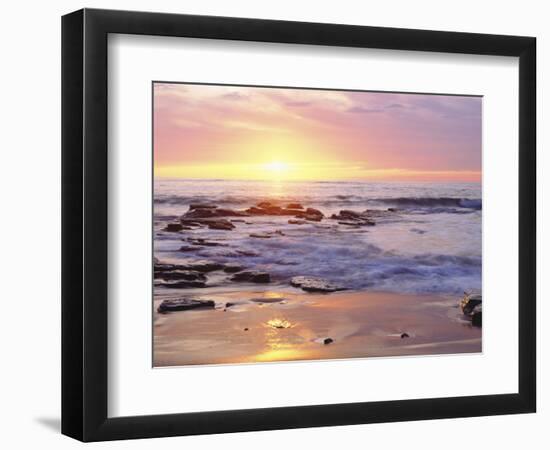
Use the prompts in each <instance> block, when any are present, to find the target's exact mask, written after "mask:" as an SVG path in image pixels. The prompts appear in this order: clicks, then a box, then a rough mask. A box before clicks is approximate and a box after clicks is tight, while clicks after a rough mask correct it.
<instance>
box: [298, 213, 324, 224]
mask: <svg viewBox="0 0 550 450" xmlns="http://www.w3.org/2000/svg"><path fill="white" fill-rule="evenodd" d="M296 217H297V218H299V219H305V220H309V221H311V222H320V221H321V220H323V216H318V215H316V214H306V213H304V214H297V215H296Z"/></svg>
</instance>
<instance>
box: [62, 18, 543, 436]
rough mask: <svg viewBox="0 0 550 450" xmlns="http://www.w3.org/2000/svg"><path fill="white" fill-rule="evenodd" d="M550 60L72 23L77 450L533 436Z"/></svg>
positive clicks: (424, 36) (407, 39)
mask: <svg viewBox="0 0 550 450" xmlns="http://www.w3.org/2000/svg"><path fill="white" fill-rule="evenodd" d="M535 61H536V41H535V38H533V37H518V36H496V35H487V34H470V33H458V32H439V31H424V30H406V29H392V28H376V27H362V26H350V25H335V24H320V23H299V22H285V21H269V20H257V19H242V18H227V17H206V16H188V15H171V14H157V13H143V12H127V11H124V12H122V11H106V10H89V9H84V10H80V11H77V12H74V13H72V14H69V15H66V16H64V17H63V21H62V95H63V98H62V107H63V117H62V120H63V130H62V146H63V148H62V153H63V156H62V163H63V168H62V169H63V170H62V173H63V199H62V201H63V218H62V223H63V231H62V234H63V249H62V254H63V273H62V278H63V280H62V281H63V299H62V301H63V305H62V326H63V330H62V375H63V380H62V432H63V433H64V434H66V435H68V436H71V437H74V438H76V439H79V440H82V441H101V440H113V439H130V438H146V437H161V436H177V435H190V434H211V433H226V432H237V431H253V430H273V429H282V428H300V427H318V426H330V425H346V424H360V423H374V422H394V421H404V420H424V419H437V418H452V417H465V416H481V415H495V414H514V413H528V412H535V405H536V360H535V355H536V346H535V344H536V343H535V335H536V320H535V318H536V312H535V305H536V271H535V262H536V257H535V239H536V220H535V219H536V189H535V185H536V179H535V176H536V158H535V144H536V142H535V137H536V105H535V89H536V76H535V73H536V71H535V64H536V62H535ZM483 312H484V313H485V314H483V317H482V313H483Z"/></svg>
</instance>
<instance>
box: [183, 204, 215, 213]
mask: <svg viewBox="0 0 550 450" xmlns="http://www.w3.org/2000/svg"><path fill="white" fill-rule="evenodd" d="M216 208H217V206H216V205H209V204H206V203H191V204H190V205H189V211H192V210H194V209H216Z"/></svg>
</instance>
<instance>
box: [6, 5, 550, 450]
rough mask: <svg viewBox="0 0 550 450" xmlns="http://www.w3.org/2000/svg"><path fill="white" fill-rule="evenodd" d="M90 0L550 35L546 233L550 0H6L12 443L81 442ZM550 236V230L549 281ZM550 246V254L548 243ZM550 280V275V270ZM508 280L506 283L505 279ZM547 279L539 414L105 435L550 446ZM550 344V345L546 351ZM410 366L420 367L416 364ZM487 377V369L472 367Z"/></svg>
mask: <svg viewBox="0 0 550 450" xmlns="http://www.w3.org/2000/svg"><path fill="white" fill-rule="evenodd" d="M83 6H87V7H95V8H111V9H134V10H136V9H137V10H144V11H147V10H149V11H151V10H154V11H161V12H179V13H190V14H210V15H225V16H243V17H258V18H273V19H287V20H307V21H319V22H336V23H353V24H360V25H375V26H392V27H408V28H422V29H439V30H449V31H471V32H482V33H499V34H518V35H530V36H536V37H537V38H538V83H539V89H538V94H539V95H538V124H539V133H538V148H539V201H538V205H539V206H538V211H539V230H542V228H543V227H546V228H547V229H548V226H549V225H548V222H549V220H550V217H548V208H544V209H543V198H548V197H549V194H550V192H548V190H549V189H550V188H549V186H550V183H549V182H545V181H544V180H543V179H542V175H543V171H546V172H547V171H548V170H550V167H549V165H550V158H549V157H548V156H547V155H545V154H544V153H543V151H542V149H543V147H544V143H545V142H547V141H548V139H549V134H550V132H549V131H548V128H545V127H544V124H545V115H544V111H543V109H544V107H545V106H547V105H549V104H550V98H549V95H550V94H549V91H548V84H549V83H548V73H550V28H549V26H548V24H549V21H548V17H550V15H549V13H548V11H546V9H547V8H545V6H546V2H542V1H531V0H522V1H513V2H511V1H502V0H501V1H485V2H480V1H479V0H478V1H470V0H461V1H455V2H442V1H423V0H416V1H407V0H402V1H385V2H380V1H376V2H370V3H369V2H366V1H363V2H358V1H352V0H349V1H348V0H339V1H337V2H335V1H330V2H321V1H320V0H317V1H301V2H300V1H298V0H292V1H285V0H278V1H257V0H256V1H254V0H250V1H249V0H231V1H223V0H201V1H200V2H199V1H196V2H182V1H167V0H156V1H155V2H153V1H144V0H133V1H128V0H112V1H110V2H107V1H94V0H88V1H87V2H85V3H82V2H76V1H57V2H55V3H52V2H37V1H36V2H22V1H20V2H17V3H16V2H5V3H4V4H3V8H2V15H1V19H0V21H1V22H0V33H1V39H0V46H1V53H0V54H1V56H2V68H1V70H0V77H1V80H2V83H1V84H0V86H1V87H2V90H1V91H0V114H1V118H0V119H1V120H0V123H1V124H2V125H1V128H0V130H1V133H0V137H1V140H0V155H1V156H0V157H1V164H0V170H1V172H0V183H1V190H0V192H1V195H2V197H1V198H2V201H1V205H2V211H3V215H2V221H1V222H0V227H1V232H0V252H1V254H2V258H1V259H0V261H1V262H0V264H1V266H2V270H1V272H0V273H2V275H3V276H2V289H1V291H0V292H1V301H2V316H1V317H2V320H1V323H0V348H1V353H0V355H1V358H2V366H1V367H2V368H1V370H0V380H1V381H0V424H1V425H0V429H1V430H2V431H1V432H0V443H1V444H2V446H3V447H4V448H33V446H35V447H39V448H60V449H64V448H74V447H77V446H79V445H81V444H79V443H78V442H76V441H73V440H71V439H69V438H66V437H63V436H61V435H60V434H59V417H60V406H59V404H60V400H59V398H60V381H59V380H60V348H59V347H60V345H59V344H60V213H61V210H60V209H61V208H60V195H61V184H60V16H61V15H62V14H65V13H68V12H70V11H73V10H76V9H79V8H81V7H83ZM548 242H549V237H548V235H546V236H544V235H542V233H541V232H540V231H539V278H542V276H544V272H545V271H547V267H548V265H547V261H548V258H549V254H550V248H549V247H550V246H549V244H548ZM543 251H545V256H544V257H541V256H540V255H541V253H542V252H543ZM547 279H548V277H547ZM503 282H505V280H503ZM547 291H548V281H546V283H545V284H544V283H539V320H538V326H539V347H538V354H539V380H542V383H539V412H538V413H537V414H536V415H522V416H503V417H488V418H487V417H486V418H472V419H458V420H457V419H453V420H440V421H425V422H409V423H400V424H379V425H364V426H352V427H333V428H321V429H305V430H292V431H276V432H261V433H240V434H233V435H222V436H220V435H218V436H198V437H186V438H170V439H157V440H154V441H151V440H142V441H128V442H117V443H101V444H96V445H95V446H94V447H95V448H106V447H107V446H109V447H111V446H112V447H114V448H151V447H152V446H153V445H154V446H155V447H156V448H177V447H181V446H187V447H188V448H220V447H221V448H223V449H224V450H225V449H233V448H235V449H236V448H238V449H243V448H263V449H281V448H286V449H289V448H300V447H303V446H306V447H310V448H311V447H315V448H317V449H325V448H326V449H334V448H338V447H340V448H343V447H352V446H353V447H358V448H364V447H370V448H391V449H393V448H396V449H399V448H406V449H416V448H422V449H425V450H429V449H441V448H444V449H445V450H451V449H463V448H499V449H507V448H518V447H524V448H530V449H543V448H548V447H549V446H550V432H549V431H548V430H549V424H550V389H548V388H547V385H546V384H545V383H544V378H547V377H548V376H549V374H550V370H549V363H550V356H548V350H547V348H548V347H547V345H548V344H549V341H550V333H549V331H548V328H547V327H546V328H543V326H544V323H545V322H546V321H547V320H548V319H549V311H550V308H549V307H548V305H546V304H545V299H544V298H543V297H544V294H545V293H546V292H547ZM544 353H546V354H544ZM404 376H406V374H404ZM464 378H465V380H472V379H474V380H475V374H464Z"/></svg>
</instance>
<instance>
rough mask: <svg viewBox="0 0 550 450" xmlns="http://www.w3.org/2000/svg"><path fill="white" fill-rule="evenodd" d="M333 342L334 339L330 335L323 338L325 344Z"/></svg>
mask: <svg viewBox="0 0 550 450" xmlns="http://www.w3.org/2000/svg"><path fill="white" fill-rule="evenodd" d="M333 342H334V339H332V338H329V337H328V338H325V339H323V344H325V345H328V344H332V343H333Z"/></svg>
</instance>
